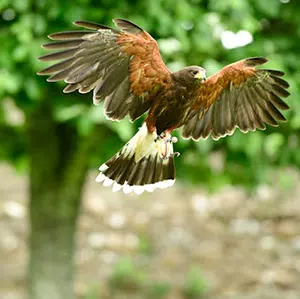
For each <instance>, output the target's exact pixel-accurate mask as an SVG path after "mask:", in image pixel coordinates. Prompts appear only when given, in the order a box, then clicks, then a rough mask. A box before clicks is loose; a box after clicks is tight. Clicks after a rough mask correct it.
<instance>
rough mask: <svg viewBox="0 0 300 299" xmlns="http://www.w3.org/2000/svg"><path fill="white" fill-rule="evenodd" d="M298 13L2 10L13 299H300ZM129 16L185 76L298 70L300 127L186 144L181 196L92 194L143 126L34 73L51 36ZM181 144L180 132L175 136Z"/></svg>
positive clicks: (1, 149)
mask: <svg viewBox="0 0 300 299" xmlns="http://www.w3.org/2000/svg"><path fill="white" fill-rule="evenodd" d="M299 16H300V2H299V1H297V0H270V1H261V0H244V1H239V0H190V1H188V0H180V1H179V0H178V1H175V0H174V1H171V0H160V1H142V0H134V1H127V0H115V1H109V0H98V1H94V0H76V1H59V0H52V1H47V0H36V1H31V0H1V1H0V23H1V27H0V43H1V48H0V159H1V164H0V234H1V238H0V265H1V266H0V268H1V271H0V298H5V299H21V298H22V299H23V298H28V299H36V298H39V299H44V298H45V299H47V298H52V299H60V298H70V299H72V298H85V299H96V298H97V299H103V298H107V299H108V298H117V299H118V298H167V299H179V298H180V299H181V298H187V299H191V298H218V299H221V298H226V299H227V298H230V299H232V298H239V299H240V298H266V299H268V298H272V299H274V298H275V299H276V298H288V299H293V298H299V296H300V172H299V166H300V153H299V148H300V147H299V142H300V141H299V138H300V131H299V129H300V101H299V98H298V95H299V89H300V54H299V53H300V42H299V40H300V18H299ZM114 17H119V18H126V19H129V20H131V21H133V22H135V23H137V24H138V25H139V26H141V27H142V28H144V29H145V30H147V31H148V32H150V33H151V35H152V36H153V37H154V38H155V39H156V40H157V41H158V43H159V46H160V50H161V53H162V56H163V59H164V61H165V62H166V64H167V65H168V67H169V68H170V69H171V70H173V71H177V70H179V69H180V68H182V67H183V66H186V65H201V66H203V67H204V68H205V69H206V70H207V74H208V75H211V74H213V73H214V72H216V71H218V70H219V69H220V68H222V67H223V66H224V65H226V64H228V63H231V62H234V61H237V60H239V59H243V58H246V57H251V56H264V57H267V58H268V59H269V62H268V64H267V65H266V67H267V68H270V69H279V70H282V71H284V72H285V73H286V77H285V79H286V80H287V81H288V82H289V83H290V85H291V86H290V89H289V91H290V93H291V96H290V97H289V98H288V99H287V103H288V104H289V106H290V107H291V109H290V110H289V111H287V112H285V113H284V114H285V116H286V118H287V119H288V122H287V123H283V124H280V126H279V127H277V128H271V127H268V128H267V129H266V130H265V131H257V132H253V133H248V134H246V135H244V134H242V133H240V132H239V131H236V132H235V134H234V135H233V136H231V137H227V138H224V139H222V140H219V141H212V140H211V139H208V140H200V141H199V142H193V141H190V140H183V139H180V140H179V142H178V143H177V144H176V145H175V148H176V150H177V151H179V152H181V156H180V157H179V158H178V159H176V169H177V178H178V179H177V181H176V184H175V187H173V188H170V189H168V190H161V191H156V192H154V193H152V194H143V195H141V196H135V195H127V196H125V195H124V194H122V193H112V192H111V190H110V189H105V188H103V187H102V186H101V185H99V184H96V183H95V182H94V178H95V176H96V175H97V168H98V166H99V165H101V164H102V163H103V162H104V161H106V160H107V159H108V158H110V156H112V155H113V154H114V153H115V152H116V151H117V150H118V149H119V148H120V147H121V146H122V145H123V144H124V143H125V142H126V141H127V140H129V138H131V136H133V135H134V133H135V132H136V130H137V128H138V127H139V126H140V124H141V122H142V119H141V120H138V121H137V122H136V123H134V124H132V123H130V122H129V121H128V119H125V120H124V121H121V122H120V123H113V122H109V121H107V120H106V119H105V117H104V116H103V111H102V109H101V107H99V106H97V107H96V106H93V105H92V99H91V98H92V96H91V95H90V94H88V95H80V94H78V93H74V94H63V92H62V89H63V87H64V85H65V84H63V83H57V84H54V83H47V82H46V78H45V77H44V78H43V77H38V76H37V75H36V72H37V71H38V70H40V69H42V68H44V67H46V64H45V63H41V62H39V61H38V60H37V57H38V56H40V55H42V54H44V53H45V51H44V50H43V49H42V48H41V44H43V43H46V42H47V38H46V37H47V35H48V34H50V33H53V32H57V31H64V30H70V29H74V26H73V25H72V22H73V21H75V20H89V21H94V22H98V23H101V24H105V25H109V26H113V24H112V18H114ZM177 135H178V137H179V136H180V132H178V134H177Z"/></svg>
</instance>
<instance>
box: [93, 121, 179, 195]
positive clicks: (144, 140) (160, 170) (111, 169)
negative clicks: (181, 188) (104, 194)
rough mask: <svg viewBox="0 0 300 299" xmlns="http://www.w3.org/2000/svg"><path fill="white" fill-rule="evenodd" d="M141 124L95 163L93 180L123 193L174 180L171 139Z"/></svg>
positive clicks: (168, 184) (141, 190)
mask: <svg viewBox="0 0 300 299" xmlns="http://www.w3.org/2000/svg"><path fill="white" fill-rule="evenodd" d="M157 137H158V136H157V134H156V133H155V132H154V133H149V132H148V129H147V126H146V125H145V124H144V125H143V126H142V127H141V128H140V130H139V131H138V132H137V134H136V135H135V136H133V138H131V139H130V141H129V142H128V143H126V144H125V145H124V146H123V147H122V148H121V150H120V151H119V152H118V153H116V154H115V155H114V156H113V157H112V158H111V159H110V160H108V161H107V162H106V163H104V164H102V165H101V166H100V167H99V171H100V173H99V175H98V176H97V178H96V182H99V183H103V186H112V190H113V192H117V191H120V190H123V192H124V193H125V194H127V193H130V192H134V193H136V194H141V193H143V192H144V191H148V192H153V191H154V190H155V189H157V188H160V189H164V188H167V187H170V186H172V185H173V184H174V182H175V167H174V153H173V142H174V139H173V140H172V139H171V138H170V137H171V136H168V137H165V138H157Z"/></svg>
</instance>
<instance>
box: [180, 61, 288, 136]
mask: <svg viewBox="0 0 300 299" xmlns="http://www.w3.org/2000/svg"><path fill="white" fill-rule="evenodd" d="M266 61H267V60H266V59H265V58H262V57H254V58H248V59H245V60H241V61H238V62H236V63H233V64H231V65H228V66H226V67H224V68H223V69H222V70H221V71H220V72H218V73H216V74H215V75H213V76H211V77H209V78H208V79H207V80H206V81H205V82H204V83H202V84H201V86H200V88H199V89H198V93H197V96H196V98H195V101H194V104H193V106H192V107H191V110H190V117H188V118H187V121H186V122H185V124H184V126H183V131H182V135H183V137H185V138H189V137H191V138H193V139H195V140H198V139H199V138H207V137H208V136H209V135H210V134H211V136H212V138H213V139H219V138H221V137H224V136H226V135H231V134H232V133H233V132H234V130H235V128H239V129H240V130H241V131H242V132H244V133H246V132H248V131H254V130H255V129H256V128H258V129H261V130H263V129H265V123H266V124H269V125H271V126H278V123H277V121H286V119H285V117H284V116H283V114H282V113H281V112H280V109H282V110H287V109H289V106H288V105H287V104H286V103H285V102H284V101H283V100H282V99H281V98H280V97H283V98H286V97H288V96H289V94H290V93H289V92H288V91H287V90H286V89H287V88H288V87H289V84H288V82H287V81H285V80H284V79H282V78H280V77H282V76H283V75H284V73H283V72H281V71H277V70H268V69H257V68H256V66H258V65H261V64H263V63H265V62H266ZM203 110H204V111H205V112H204V113H203Z"/></svg>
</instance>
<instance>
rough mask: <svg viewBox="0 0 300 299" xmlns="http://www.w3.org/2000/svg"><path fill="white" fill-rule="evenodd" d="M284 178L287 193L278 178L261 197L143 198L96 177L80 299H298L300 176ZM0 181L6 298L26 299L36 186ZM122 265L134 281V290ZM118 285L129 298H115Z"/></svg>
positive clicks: (1, 173)
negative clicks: (30, 203) (31, 193)
mask: <svg viewBox="0 0 300 299" xmlns="http://www.w3.org/2000/svg"><path fill="white" fill-rule="evenodd" d="M282 171H284V172H286V176H287V177H288V178H289V182H290V183H289V187H288V188H282V187H281V186H280V184H277V181H276V176H274V186H273V187H268V186H265V185H262V186H259V187H257V189H256V190H255V191H254V192H253V193H252V194H248V193H247V192H246V191H245V190H243V189H242V188H233V187H226V188H223V189H222V190H220V191H219V192H218V193H217V194H213V195H211V194H208V193H207V192H206V191H205V190H204V189H203V188H193V189H191V188H187V187H186V186H183V185H181V184H180V183H179V182H177V183H176V186H175V187H173V188H170V189H168V190H162V191H157V192H155V193H152V194H149V193H148V194H143V195H142V196H135V195H128V196H125V195H124V194H122V193H112V192H111V190H110V189H109V188H103V187H101V186H100V185H99V184H96V183H94V177H95V175H96V173H91V174H90V176H89V179H88V181H87V184H86V186H85V193H84V201H83V205H82V209H81V215H80V220H79V224H78V250H77V256H76V262H77V275H76V285H75V290H76V293H77V294H78V298H89V299H90V298H93V299H94V298H99V299H104V298H167V299H181V298H208V299H212V298H214V299H221V298H222V299H237V298H239V299H250V298H251V299H252V298H253V299H254V298H260V299H271V298H272V299H282V298H285V299H299V298H300V173H299V172H297V171H294V170H291V169H284V170H282ZM0 177H1V178H2V179H1V180H0V235H1V238H0V265H1V266H0V268H1V271H0V298H1V299H2V298H3V299H4V298H5V299H23V298H26V296H25V293H26V292H25V290H26V262H27V256H28V252H27V249H26V242H27V236H28V224H27V215H28V212H27V210H26V206H27V198H26V189H27V179H26V177H22V176H18V175H16V174H15V173H14V172H13V171H12V170H11V168H10V167H8V166H7V165H2V166H1V167H0ZM120 265H123V266H124V265H127V270H126V271H127V272H126V271H125V276H126V275H129V274H130V275H131V276H132V277H133V278H132V280H131V282H130V283H131V284H132V285H134V287H132V286H131V287H132V288H131V290H128V281H127V282H125V286H124V281H122V279H120V275H119V274H120V273H119V272H120V271H121V270H120ZM128 265H129V266H128ZM125 268H126V266H125ZM128 268H129V269H128ZM193 269H194V270H193ZM195 269H197V270H195ZM118 271H119V272H118ZM130 271H131V272H134V273H131V272H130ZM193 271H194V272H193ZM195 271H196V272H195ZM121 272H122V271H121ZM116 273H117V274H116ZM137 273H142V275H141V276H139V277H142V278H138V277H137ZM191 273H194V274H191ZM195 273H197V274H195ZM118 275H119V276H118ZM191 275H192V278H189V277H191ZM193 275H194V276H193ZM121 278H122V277H121ZM191 279H192V281H195V284H196V285H193V283H189V281H190V280H191ZM202 280H204V281H205V285H206V287H205V288H204V289H205V293H204V295H202V297H201V296H200V293H201V292H199V293H197V287H199V284H201V281H202ZM141 281H142V282H141ZM112 282H114V283H115V288H116V289H118V288H119V289H121V291H118V292H116V293H114V294H113V295H111V294H110V292H109V290H110V288H111V285H112ZM130 283H129V285H130ZM197 284H198V285H197ZM146 285H148V286H152V289H153V292H152V295H149V292H148V291H147V292H148V293H147V292H146V291H145V288H144V287H145V286H146ZM126 287H127V289H126ZM164 288H165V289H166V291H163V290H164ZM123 289H126V290H123ZM187 289H190V291H191V292H193V290H194V293H187V292H186V290H187ZM128 292H129V293H130V294H129V293H128ZM155 294H156V295H155ZM192 295H194V297H193V296H192Z"/></svg>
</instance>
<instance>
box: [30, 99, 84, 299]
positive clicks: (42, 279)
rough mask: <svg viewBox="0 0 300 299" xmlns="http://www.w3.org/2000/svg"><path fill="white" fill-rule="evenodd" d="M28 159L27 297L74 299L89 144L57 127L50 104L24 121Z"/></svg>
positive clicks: (70, 128) (65, 126) (67, 128)
mask: <svg viewBox="0 0 300 299" xmlns="http://www.w3.org/2000/svg"><path fill="white" fill-rule="evenodd" d="M27 120H28V121H27V125H28V130H27V132H28V136H29V156H30V203H29V211H30V225H31V235H30V242H29V251H30V260H29V267H28V270H29V282H28V292H29V296H28V297H29V299H48V298H49V299H73V298H75V294H74V287H73V274H74V248H75V232H76V221H77V216H78V212H79V208H80V199H81V194H82V189H83V184H84V179H85V177H86V172H87V155H88V154H87V152H88V147H89V146H88V142H87V141H86V140H82V138H81V137H79V136H78V134H77V132H76V129H75V128H74V127H73V126H72V125H71V124H69V123H64V124H58V123H56V122H55V120H54V119H53V115H52V108H51V106H50V105H49V104H47V103H45V102H43V103H41V105H40V107H39V109H37V110H36V112H35V113H34V114H32V115H31V116H29V117H28V119H27Z"/></svg>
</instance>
